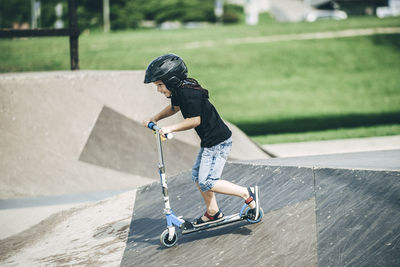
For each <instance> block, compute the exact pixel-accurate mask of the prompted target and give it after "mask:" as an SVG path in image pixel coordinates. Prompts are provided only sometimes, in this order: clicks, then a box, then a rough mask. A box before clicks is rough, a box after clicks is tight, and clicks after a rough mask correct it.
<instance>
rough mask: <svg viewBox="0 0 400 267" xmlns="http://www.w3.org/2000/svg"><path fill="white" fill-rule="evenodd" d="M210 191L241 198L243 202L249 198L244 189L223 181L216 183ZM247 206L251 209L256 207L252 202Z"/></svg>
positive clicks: (247, 192)
mask: <svg viewBox="0 0 400 267" xmlns="http://www.w3.org/2000/svg"><path fill="white" fill-rule="evenodd" d="M210 191H212V192H215V193H220V194H225V195H231V196H237V197H241V198H243V199H244V200H246V199H248V198H249V197H250V194H249V191H248V190H247V188H246V187H243V186H240V185H236V184H234V183H231V182H228V181H225V180H218V181H216V182H215V184H214V187H213V188H212V189H211V190H210ZM249 206H250V208H251V209H254V208H255V207H256V205H255V203H254V201H252V202H250V203H249Z"/></svg>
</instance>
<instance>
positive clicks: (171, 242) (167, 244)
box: [160, 229, 178, 248]
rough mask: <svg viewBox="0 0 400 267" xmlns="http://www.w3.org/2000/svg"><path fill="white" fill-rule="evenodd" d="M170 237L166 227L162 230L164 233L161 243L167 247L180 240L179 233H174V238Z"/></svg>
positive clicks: (161, 236)
mask: <svg viewBox="0 0 400 267" xmlns="http://www.w3.org/2000/svg"><path fill="white" fill-rule="evenodd" d="M168 237H169V231H168V229H165V230H164V232H162V234H161V235H160V241H161V244H162V245H163V246H165V247H167V248H170V247H173V246H175V244H176V243H177V242H178V235H177V234H176V233H174V237H173V238H172V240H169V239H168Z"/></svg>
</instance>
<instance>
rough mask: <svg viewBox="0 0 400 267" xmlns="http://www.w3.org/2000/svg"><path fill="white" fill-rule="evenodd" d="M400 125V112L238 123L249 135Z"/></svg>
mask: <svg viewBox="0 0 400 267" xmlns="http://www.w3.org/2000/svg"><path fill="white" fill-rule="evenodd" d="M395 123H400V111H393V112H384V113H376V114H370V113H368V114H344V115H341V114H338V115H335V114H332V115H325V116H319V117H299V118H288V119H282V120H277V121H270V120H268V121H255V122H236V123H235V124H236V126H238V127H239V128H240V129H241V130H242V131H243V132H245V133H246V134H247V135H250V136H254V135H263V134H280V133H299V132H309V131H323V130H329V129H338V128H353V127H365V126H375V125H386V124H395Z"/></svg>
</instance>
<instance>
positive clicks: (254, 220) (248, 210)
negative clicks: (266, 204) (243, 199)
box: [245, 208, 264, 223]
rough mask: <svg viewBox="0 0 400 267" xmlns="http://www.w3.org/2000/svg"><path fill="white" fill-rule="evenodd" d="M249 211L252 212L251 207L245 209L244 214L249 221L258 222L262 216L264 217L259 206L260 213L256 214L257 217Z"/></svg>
mask: <svg viewBox="0 0 400 267" xmlns="http://www.w3.org/2000/svg"><path fill="white" fill-rule="evenodd" d="M251 212H253V211H252V210H251V209H247V210H246V211H245V215H246V218H247V221H248V222H249V223H259V222H261V220H262V218H263V217H264V211H263V210H262V208H260V213H259V214H258V218H254V217H255V215H253V214H251Z"/></svg>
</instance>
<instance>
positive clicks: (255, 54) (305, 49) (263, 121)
mask: <svg viewBox="0 0 400 267" xmlns="http://www.w3.org/2000/svg"><path fill="white" fill-rule="evenodd" d="M261 22H262V23H260V25H258V26H255V27H248V26H246V25H232V26H211V27H207V28H201V29H179V30H171V31H161V30H157V29H152V30H144V29H141V30H136V31H122V32H113V33H110V34H103V33H101V32H93V31H92V32H90V33H87V32H84V33H83V34H82V35H81V37H80V39H79V49H80V51H79V52H80V55H79V56H80V66H81V69H119V70H126V69H129V70H140V69H141V70H142V69H145V67H146V66H147V64H148V62H149V61H150V60H151V59H153V58H154V57H156V56H158V55H160V54H163V53H167V52H174V53H177V54H179V55H180V56H182V57H183V58H184V59H185V61H186V62H187V65H188V67H189V75H190V76H192V77H195V78H197V79H198V80H199V81H200V82H201V83H202V85H203V86H204V87H205V88H207V89H209V91H210V95H211V101H212V102H213V103H214V104H215V105H216V107H217V108H218V110H219V111H220V113H221V115H222V116H223V117H224V119H226V120H229V121H231V122H233V123H235V124H236V125H238V126H239V127H240V128H241V129H242V130H244V131H245V132H246V133H247V134H249V135H250V136H251V137H253V138H254V140H255V141H257V142H259V143H279V142H291V141H307V140H325V139H337V138H351V137H368V136H376V135H396V134H400V127H397V125H399V124H400V87H399V84H400V75H399V74H400V53H399V52H400V34H387V35H374V36H361V37H348V38H335V39H321V40H295V41H281V42H270V43H246V44H227V43H225V42H224V41H225V40H227V39H235V38H245V37H260V36H271V35H281V34H297V33H308V32H324V31H340V30H345V29H358V28H377V27H400V19H399V18H389V19H383V20H381V19H377V18H371V17H361V18H351V19H348V20H346V21H320V22H316V23H296V24H289V23H276V22H274V21H273V20H271V19H270V18H268V17H267V16H263V17H262V18H261ZM207 41H212V44H211V45H207V44H209V43H207ZM194 43H197V44H198V46H197V47H196V46H193V45H191V46H190V47H192V48H190V47H188V44H194ZM0 51H2V52H1V53H0V60H1V62H2V64H1V66H0V72H19V71H49V70H66V69H68V68H69V47H68V39H67V38H61V37H60V38H37V39H15V40H4V39H3V40H0Z"/></svg>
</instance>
